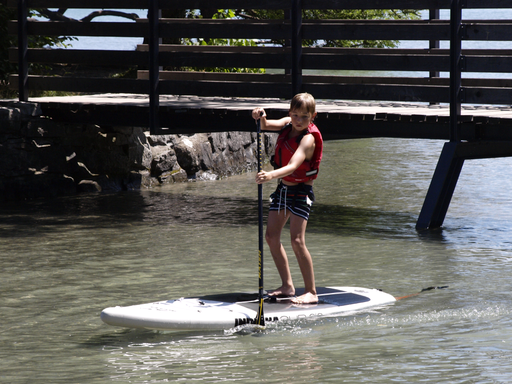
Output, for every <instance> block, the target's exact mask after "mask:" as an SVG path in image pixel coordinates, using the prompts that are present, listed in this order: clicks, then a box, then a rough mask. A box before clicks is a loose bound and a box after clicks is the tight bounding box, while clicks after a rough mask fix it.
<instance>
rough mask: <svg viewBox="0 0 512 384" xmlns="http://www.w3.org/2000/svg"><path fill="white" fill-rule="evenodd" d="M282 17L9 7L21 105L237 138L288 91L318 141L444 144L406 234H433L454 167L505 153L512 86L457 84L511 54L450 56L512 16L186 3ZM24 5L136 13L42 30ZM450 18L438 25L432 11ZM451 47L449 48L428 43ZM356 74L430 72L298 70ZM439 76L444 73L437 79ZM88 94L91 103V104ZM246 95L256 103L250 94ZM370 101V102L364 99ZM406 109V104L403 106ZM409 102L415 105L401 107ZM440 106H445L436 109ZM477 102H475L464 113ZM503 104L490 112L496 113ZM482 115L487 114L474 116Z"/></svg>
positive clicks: (422, 3) (493, 34) (243, 1)
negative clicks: (378, 44)
mask: <svg viewBox="0 0 512 384" xmlns="http://www.w3.org/2000/svg"><path fill="white" fill-rule="evenodd" d="M212 3H213V4H215V7H214V8H219V9H233V8H236V9H274V10H285V12H284V18H283V19H281V20H238V19H215V20H212V19H165V18H162V17H160V10H161V9H180V8H182V2H179V1H176V0H149V1H144V2H143V1H141V0H123V1H121V0H102V1H99V0H88V1H87V2H83V1H79V0H17V1H15V0H8V1H7V4H8V5H9V6H11V7H17V9H18V20H15V21H12V22H11V23H10V25H9V32H10V33H12V34H17V35H18V46H17V47H13V48H12V49H11V51H10V57H11V60H12V61H13V62H17V63H18V65H19V73H18V74H16V75H13V76H12V79H11V83H12V84H14V85H16V86H17V89H18V91H19V99H20V100H22V101H26V100H28V99H29V92H30V91H31V90H56V91H67V92H76V93H80V94H85V95H84V96H73V97H60V98H57V97H56V98H51V99H48V98H44V99H38V101H39V102H40V103H41V106H42V108H43V112H44V114H45V116H49V117H51V118H53V119H55V120H60V121H69V122H72V121H73V122H83V123H94V124H99V125H132V126H133V125H138V126H147V127H148V129H149V130H150V132H151V133H152V134H164V133H194V132H199V131H201V130H205V131H209V132H212V131H229V130H236V131H243V130H249V129H251V128H250V127H252V126H253V124H251V121H250V117H249V114H248V111H250V110H251V109H252V108H253V107H254V105H256V103H257V105H260V104H265V105H267V106H268V110H269V112H270V114H271V115H272V114H274V115H276V116H277V115H282V113H285V112H286V109H287V102H286V101H283V100H286V99H290V98H291V97H292V96H293V95H294V94H295V93H297V92H301V91H306V92H310V93H311V94H313V95H314V96H315V98H317V100H321V102H319V112H320V113H319V116H318V118H317V123H318V125H319V126H320V127H321V129H322V132H323V134H324V136H325V137H326V138H327V139H340V138H348V137H372V136H373V137H376V136H379V137H414V138H434V139H443V140H447V143H446V144H445V146H444V148H443V151H442V153H441V156H440V159H439V163H438V166H437V168H436V171H435V174H434V177H433V180H432V183H431V186H430V188H429V191H428V193H427V196H426V198H425V202H424V205H423V208H422V210H421V213H420V216H419V219H418V222H417V228H418V229H424V228H436V227H439V226H441V225H442V223H443V221H444V218H445V215H446V212H447V209H448V206H449V203H450V200H451V197H452V195H453V191H454V189H455V185H456V183H457V180H458V177H459V175H460V171H461V169H462V166H463V164H464V161H465V160H466V159H473V158H484V157H498V156H512V145H511V144H512V112H511V109H510V108H509V107H508V106H509V105H510V101H511V100H512V80H507V79H488V78H463V77H462V73H463V72H472V73H488V72H494V73H510V72H512V51H511V50H503V49H471V50H462V44H461V42H462V41H463V40H464V41H468V40H474V41H511V40H512V28H511V27H512V20H463V19H462V9H463V8H464V9H468V8H478V9H483V8H509V7H510V4H509V3H508V2H506V1H503V0H486V1H485V2H483V1H481V0H451V1H450V0H369V1H366V2H354V1H350V0H315V1H312V0H259V1H252V0H215V1H212V0H208V1H207V0H190V1H189V2H187V7H190V8H193V9H200V8H212ZM29 8H31V9H32V8H99V9H105V8H110V9H148V17H147V19H138V20H136V21H135V22H94V23H88V22H74V21H49V22H41V21H34V20H30V19H28V18H27V14H28V13H27V12H28V9H29ZM361 8H364V9H419V10H421V9H425V10H427V9H428V10H429V18H428V19H425V20H338V19H337V20H312V19H303V17H302V15H303V10H305V9H323V10H327V9H361ZM440 9H450V20H440V19H439V10H440ZM30 35H49V36H119V37H144V38H145V39H146V40H147V44H141V45H139V46H138V47H137V49H136V50H133V51H108V50H93V51H89V50H87V51H84V50H75V49H32V48H28V39H29V36H30ZM185 37H187V38H224V39H258V40H260V39H279V40H283V41H285V42H286V43H285V46H283V47H281V46H279V47H278V46H259V47H238V46H208V45H187V46H183V45H166V44H161V42H162V39H167V38H185ZM326 39H331V40H424V41H428V42H429V48H428V49H389V48H387V49H386V48H371V49H364V48H321V47H314V48H305V47H303V41H304V40H326ZM443 40H449V41H450V49H440V48H439V47H440V45H439V42H440V41H443ZM29 63H43V64H44V63H65V64H74V65H87V66H93V67H94V66H98V67H101V66H111V67H112V66H114V67H126V66H132V67H138V68H139V69H138V71H137V78H131V79H127V78H115V79H114V78H106V77H104V78H102V77H83V76H76V75H67V76H60V77H57V76H35V75H29V69H28V68H29ZM179 67H196V68H211V67H217V68H267V69H271V70H272V71H273V72H276V73H272V74H267V73H264V74H263V73H218V72H206V71H200V72H199V71H195V72H181V71H168V70H165V71H164V70H162V68H179ZM332 70H365V71H389V72H401V73H404V72H418V71H423V72H428V73H429V76H428V77H414V76H410V77H383V76H379V77H374V76H370V75H368V76H366V75H361V76H353V77H351V76H342V75H339V76H337V75H333V74H332V73H329V74H326V75H324V74H314V75H313V74H310V73H311V71H320V73H321V71H332ZM443 71H446V72H449V73H450V78H441V77H439V72H443ZM94 94H96V95H94ZM254 98H257V99H254ZM375 100H377V102H375ZM408 103H409V104H408ZM410 103H414V104H412V105H411V104H410ZM439 103H447V105H446V106H444V107H443V106H440V105H439ZM472 105H479V107H472ZM500 105H501V107H500ZM485 106H491V107H485Z"/></svg>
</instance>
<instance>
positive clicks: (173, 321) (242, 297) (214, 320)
mask: <svg viewBox="0 0 512 384" xmlns="http://www.w3.org/2000/svg"><path fill="white" fill-rule="evenodd" d="M317 293H318V299H319V302H318V303H317V304H300V305H296V304H292V303H291V301H290V299H289V298H284V299H282V298H277V299H276V298H271V299H267V300H266V301H265V304H264V315H265V322H266V323H271V322H283V321H293V320H301V319H317V318H320V317H332V316H336V315H343V314H347V313H350V312H357V311H361V310H364V309H367V308H370V307H376V306H381V305H385V304H390V303H393V302H395V301H396V299H395V298H394V297H393V296H391V295H389V294H387V293H385V292H382V291H379V290H377V289H367V288H357V287H327V288H317ZM296 294H297V295H300V294H302V292H301V290H300V289H298V290H297V292H296ZM258 305H259V302H258V293H227V294H219V295H210V296H202V297H188V298H181V299H178V300H167V301H158V302H154V303H148V304H139V305H131V306H127V307H110V308H106V309H104V310H103V311H102V312H101V320H103V321H104V322H105V323H107V324H109V325H114V326H118V327H125V328H144V329H154V330H164V331H165V330H167V331H169V330H221V329H230V328H233V327H237V326H239V325H244V324H253V323H254V321H255V318H256V315H257V311H258Z"/></svg>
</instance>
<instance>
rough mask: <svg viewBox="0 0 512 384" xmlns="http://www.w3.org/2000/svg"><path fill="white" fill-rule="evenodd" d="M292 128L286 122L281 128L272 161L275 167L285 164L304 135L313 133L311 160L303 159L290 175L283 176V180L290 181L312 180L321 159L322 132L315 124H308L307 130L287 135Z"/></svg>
mask: <svg viewBox="0 0 512 384" xmlns="http://www.w3.org/2000/svg"><path fill="white" fill-rule="evenodd" d="M291 130H292V125H291V124H288V125H287V126H286V127H284V128H283V130H282V131H281V133H280V134H279V137H278V138H277V142H276V152H275V155H274V163H275V165H276V166H277V168H281V167H284V166H285V165H287V164H288V163H289V162H290V160H291V158H292V156H293V154H294V153H295V151H296V150H297V148H299V145H300V141H301V140H302V138H303V137H304V136H305V135H309V134H311V135H313V136H314V137H315V151H314V153H313V157H312V158H311V160H309V161H308V160H306V161H304V162H303V163H302V164H301V165H300V166H299V168H297V169H296V170H295V171H294V172H293V173H292V174H291V175H288V176H286V177H283V180H285V181H289V182H292V183H305V182H306V181H309V180H314V179H316V178H317V176H318V168H319V166H320V161H321V160H322V150H323V143H324V141H323V139H322V134H321V133H320V131H319V130H318V128H317V127H316V125H315V124H313V123H311V124H309V126H308V128H307V130H305V132H304V133H303V134H301V135H299V136H296V137H292V138H290V137H288V135H289V133H290V132H291Z"/></svg>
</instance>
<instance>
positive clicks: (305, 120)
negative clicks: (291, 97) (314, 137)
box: [289, 108, 316, 131]
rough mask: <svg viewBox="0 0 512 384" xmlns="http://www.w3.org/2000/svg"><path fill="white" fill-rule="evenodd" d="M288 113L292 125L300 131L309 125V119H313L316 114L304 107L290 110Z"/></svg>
mask: <svg viewBox="0 0 512 384" xmlns="http://www.w3.org/2000/svg"><path fill="white" fill-rule="evenodd" d="M289 115H290V117H291V118H292V125H293V127H294V128H295V129H297V130H299V131H302V130H303V129H306V128H307V127H308V126H309V124H310V123H311V121H313V119H314V118H315V116H316V112H315V113H314V114H311V112H308V110H307V109H306V108H301V109H292V110H290V112H289Z"/></svg>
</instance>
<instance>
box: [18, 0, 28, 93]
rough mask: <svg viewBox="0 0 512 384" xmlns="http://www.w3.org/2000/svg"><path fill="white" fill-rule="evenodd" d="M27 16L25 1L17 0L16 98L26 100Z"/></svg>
mask: <svg viewBox="0 0 512 384" xmlns="http://www.w3.org/2000/svg"><path fill="white" fill-rule="evenodd" d="M27 17H28V8H27V1H26V0H18V98H19V100H20V101H28V87H27V82H28V62H27V51H28V37H27Z"/></svg>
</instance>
